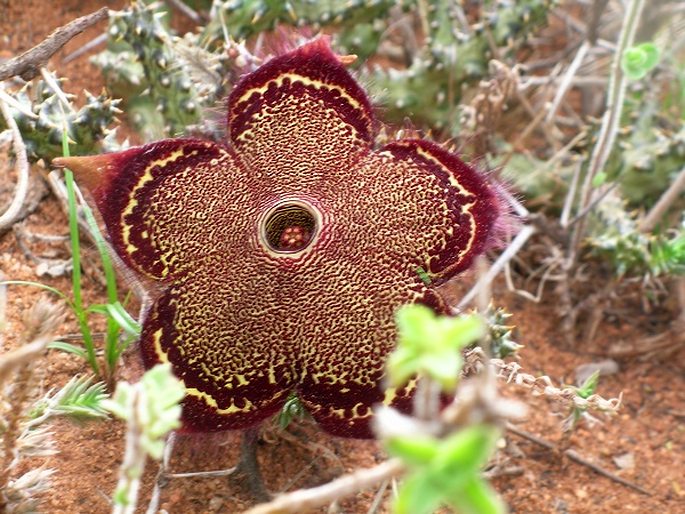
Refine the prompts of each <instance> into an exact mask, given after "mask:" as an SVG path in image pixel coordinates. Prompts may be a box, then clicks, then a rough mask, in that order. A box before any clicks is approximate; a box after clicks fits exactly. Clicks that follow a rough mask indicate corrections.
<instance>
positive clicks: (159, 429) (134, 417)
mask: <svg viewBox="0 0 685 514" xmlns="http://www.w3.org/2000/svg"><path fill="white" fill-rule="evenodd" d="M184 395H185V386H184V385H183V383H182V382H181V381H180V380H178V379H177V378H176V377H174V375H173V373H172V371H171V364H168V363H167V364H158V365H157V366H155V367H153V368H151V369H149V370H148V371H147V372H146V373H145V374H144V375H143V378H142V379H141V380H140V382H138V383H136V384H129V383H128V382H119V384H118V385H117V389H116V392H115V393H114V397H113V398H112V399H111V400H105V401H104V407H105V409H107V410H108V411H110V412H111V413H112V414H114V415H115V416H116V417H118V418H120V419H123V420H125V421H126V422H127V425H128V430H127V434H126V453H125V455H124V461H123V462H122V464H121V468H120V470H119V483H118V484H117V488H116V490H115V492H114V496H113V502H114V510H113V512H114V513H117V514H132V513H133V512H134V511H135V507H136V503H137V500H138V489H139V488H140V479H141V477H142V475H143V471H144V469H145V461H146V458H147V456H148V455H149V456H150V457H152V458H154V459H161V458H162V454H163V453H164V440H165V437H166V435H167V434H168V433H169V432H170V431H171V430H174V429H176V428H178V427H180V426H181V422H180V418H181V405H180V402H181V400H182V399H183V396H184Z"/></svg>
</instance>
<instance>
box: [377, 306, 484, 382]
mask: <svg viewBox="0 0 685 514" xmlns="http://www.w3.org/2000/svg"><path fill="white" fill-rule="evenodd" d="M396 319H397V328H398V332H399V335H398V344H397V348H396V350H395V351H394V352H393V353H392V354H391V355H390V357H389V358H388V361H387V369H388V377H389V381H390V385H392V386H400V385H403V384H405V383H406V382H407V381H408V380H409V379H410V378H411V377H412V376H415V375H421V376H424V377H428V378H430V379H432V380H435V381H436V382H437V383H439V384H440V386H441V387H442V389H443V390H445V391H452V390H454V388H455V387H456V385H457V381H458V380H459V373H460V371H461V367H462V364H463V359H462V356H461V353H460V350H461V349H462V348H464V347H465V346H467V345H469V344H471V343H473V342H474V341H476V340H478V339H479V338H481V337H482V336H483V335H485V325H484V323H483V320H482V319H481V318H480V317H479V316H477V315H468V316H459V317H455V318H451V317H447V316H436V315H435V313H434V312H433V311H432V310H431V309H430V308H428V307H426V306H424V305H407V306H404V307H402V308H400V310H399V311H398V313H397V317H396Z"/></svg>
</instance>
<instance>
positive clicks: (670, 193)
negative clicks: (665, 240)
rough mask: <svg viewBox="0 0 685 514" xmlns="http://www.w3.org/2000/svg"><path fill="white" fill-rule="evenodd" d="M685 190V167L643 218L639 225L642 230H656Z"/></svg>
mask: <svg viewBox="0 0 685 514" xmlns="http://www.w3.org/2000/svg"><path fill="white" fill-rule="evenodd" d="M683 190H685V168H683V169H682V170H680V171H679V172H678V176H677V177H676V178H675V180H674V181H673V182H672V183H671V185H670V186H669V187H668V189H667V190H666V191H664V193H663V194H662V195H661V198H659V201H658V202H657V203H656V205H654V207H652V209H651V210H650V211H649V212H648V213H647V216H645V218H644V219H643V220H642V223H640V227H639V228H640V232H651V231H652V230H654V227H656V225H657V223H659V221H661V220H662V218H663V217H664V214H666V211H668V209H669V207H671V205H672V204H673V202H675V201H676V200H677V199H678V197H679V196H680V193H682V192H683Z"/></svg>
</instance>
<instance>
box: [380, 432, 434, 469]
mask: <svg viewBox="0 0 685 514" xmlns="http://www.w3.org/2000/svg"><path fill="white" fill-rule="evenodd" d="M385 446H386V448H387V450H388V452H389V453H391V454H392V455H395V456H396V457H400V458H401V459H402V460H403V461H404V462H406V463H407V464H408V465H410V466H422V465H423V466H425V465H427V464H429V463H430V462H431V461H432V460H433V459H435V457H436V456H437V454H438V451H439V450H438V442H437V441H436V440H435V439H434V438H433V437H428V436H421V435H417V436H412V437H392V438H390V439H388V440H387V441H386V442H385Z"/></svg>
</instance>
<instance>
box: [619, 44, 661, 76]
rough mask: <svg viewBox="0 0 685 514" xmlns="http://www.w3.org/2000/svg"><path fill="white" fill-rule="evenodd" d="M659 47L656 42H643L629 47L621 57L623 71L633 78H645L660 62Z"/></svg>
mask: <svg viewBox="0 0 685 514" xmlns="http://www.w3.org/2000/svg"><path fill="white" fill-rule="evenodd" d="M659 53H660V52H659V48H658V47H657V46H656V45H655V44H654V43H642V44H640V45H637V46H634V47H632V48H628V49H627V50H626V51H625V52H624V53H623V56H622V58H621V68H622V69H623V73H625V74H626V76H627V77H628V78H629V79H631V80H640V79H641V78H644V77H645V76H646V75H647V73H649V72H650V71H651V70H652V69H653V68H654V67H655V66H656V65H657V64H658V62H659Z"/></svg>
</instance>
